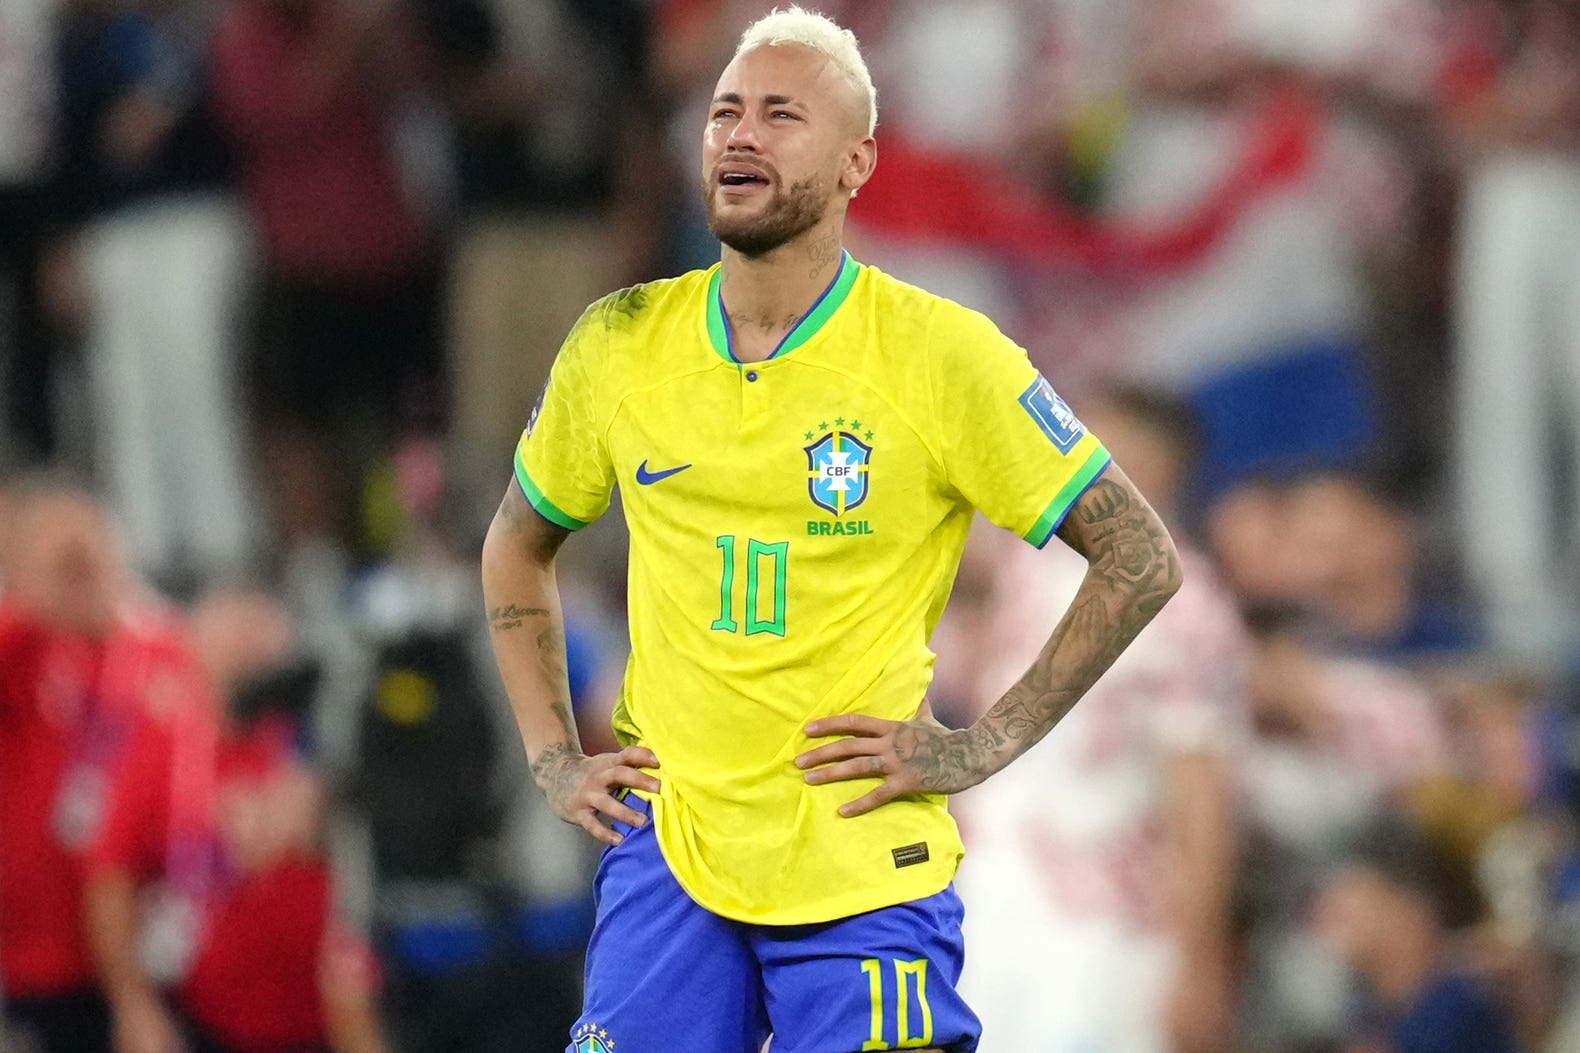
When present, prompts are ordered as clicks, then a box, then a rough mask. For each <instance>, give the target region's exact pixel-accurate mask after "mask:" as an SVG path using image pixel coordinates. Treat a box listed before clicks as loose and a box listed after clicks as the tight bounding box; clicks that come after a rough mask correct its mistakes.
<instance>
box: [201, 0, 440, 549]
mask: <svg viewBox="0 0 1580 1053" xmlns="http://www.w3.org/2000/svg"><path fill="white" fill-rule="evenodd" d="M410 14H411V12H410V9H409V8H408V7H407V6H406V5H404V4H398V3H392V2H390V0H238V2H237V3H235V4H233V5H231V6H230V8H229V11H228V14H227V15H226V17H225V19H224V22H223V24H222V25H221V26H220V29H219V32H218V35H217V37H216V40H215V44H214V63H215V71H214V72H215V89H216V102H217V106H218V110H219V113H220V117H221V120H222V122H223V123H224V125H225V128H226V130H227V131H228V132H229V134H230V136H231V138H232V140H233V142H234V144H235V147H236V150H237V157H238V163H239V165H240V171H241V178H242V184H243V187H244V189H245V191H246V196H247V201H248V203H249V205H250V206H251V209H252V213H253V216H254V218H255V220H256V222H257V224H258V226H259V231H260V234H261V237H262V242H263V250H264V263H265V267H266V271H267V275H266V277H267V280H266V288H265V292H264V303H263V306H262V318H261V326H262V334H261V343H260V346H259V349H258V356H257V358H256V361H255V362H254V363H253V366H254V368H253V371H252V372H253V376H252V380H253V384H254V398H255V400H256V408H257V411H258V413H259V416H260V418H261V425H262V439H263V456H264V462H265V474H266V477H267V479H268V481H269V483H270V485H271V486H272V490H273V492H272V495H271V496H272V498H273V502H274V510H275V513H276V515H277V516H278V518H279V526H280V529H281V532H282V534H283V537H282V541H283V542H284V545H285V549H286V551H287V553H291V552H294V551H298V550H303V549H304V547H305V546H308V544H309V543H311V542H320V541H328V542H331V543H338V544H347V543H350V542H353V541H355V540H357V537H358V535H357V520H356V511H357V509H358V505H359V501H360V497H361V495H360V492H359V488H360V487H361V486H362V484H363V482H364V480H365V479H366V477H367V475H368V472H369V470H370V469H371V468H372V467H373V466H374V465H376V464H377V463H379V462H380V461H381V460H382V459H384V458H386V457H388V456H389V454H390V452H391V450H392V449H393V446H394V440H395V438H396V437H397V436H399V435H401V434H403V433H405V432H408V431H412V430H421V429H434V428H437V427H439V426H440V425H441V424H442V414H443V405H442V398H441V396H440V377H441V372H442V371H441V365H440V340H439V331H438V318H439V315H438V310H439V304H438V290H439V276H438V274H439V272H438V266H437V263H436V248H435V242H434V235H433V231H432V230H431V229H430V226H429V223H428V220H427V218H426V217H425V216H424V215H422V214H421V213H420V211H419V210H418V208H417V205H416V201H415V197H414V191H413V189H412V187H410V186H409V185H408V184H407V183H406V182H405V181H404V179H403V176H404V174H405V173H404V170H403V169H402V167H401V164H400V159H399V157H398V155H397V152H396V150H395V147H394V140H395V138H396V133H397V131H398V126H399V125H400V124H401V117H402V115H403V113H405V112H406V110H405V100H406V93H407V91H408V89H409V88H410V85H411V83H412V81H413V79H414V77H415V76H416V64H417V59H416V57H415V54H416V46H415V44H414V43H413V41H414V37H415V33H414V27H413V25H412V19H411V17H410Z"/></svg>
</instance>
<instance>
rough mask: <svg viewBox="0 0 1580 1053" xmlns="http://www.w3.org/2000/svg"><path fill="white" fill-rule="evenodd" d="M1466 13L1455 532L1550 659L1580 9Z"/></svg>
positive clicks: (1568, 369) (1555, 622)
mask: <svg viewBox="0 0 1580 1053" xmlns="http://www.w3.org/2000/svg"><path fill="white" fill-rule="evenodd" d="M1456 7H1458V8H1459V13H1460V15H1461V17H1462V19H1463V23H1462V25H1461V27H1460V34H1459V41H1458V45H1459V46H1458V47H1457V48H1456V50H1455V52H1454V53H1453V55H1452V58H1451V61H1450V62H1449V63H1448V68H1447V70H1446V72H1445V78H1444V79H1445V95H1446V103H1447V104H1446V107H1445V108H1446V110H1447V112H1448V115H1449V116H1450V118H1451V119H1452V120H1453V123H1454V125H1455V127H1456V130H1458V131H1459V132H1460V133H1461V137H1462V139H1463V145H1464V147H1465V148H1466V151H1467V153H1468V155H1469V156H1468V174H1467V179H1466V186H1465V197H1464V203H1463V211H1462V215H1461V217H1460V234H1459V246H1458V277H1457V287H1456V289H1455V323H1456V328H1455V331H1456V338H1457V339H1456V348H1455V354H1456V358H1455V381H1456V390H1455V394H1456V397H1457V406H1456V416H1455V419H1454V425H1455V428H1454V434H1453V442H1454V448H1455V453H1456V463H1457V467H1458V480H1457V482H1458V497H1459V508H1460V515H1459V522H1460V534H1461V537H1462V541H1463V545H1464V552H1465V556H1466V561H1467V563H1468V567H1469V570H1470V573H1471V576H1472V580H1473V582H1474V584H1475V586H1476V587H1477V588H1478V589H1479V590H1480V593H1481V596H1482V598H1483V600H1484V602H1485V604H1486V607H1487V616H1488V620H1489V623H1490V625H1491V628H1492V635H1493V637H1494V639H1495V641H1496V642H1497V644H1498V645H1499V646H1500V648H1502V649H1503V650H1504V651H1506V652H1507V653H1509V654H1512V655H1516V656H1520V657H1522V658H1527V659H1533V660H1536V661H1538V662H1545V663H1549V664H1552V663H1555V662H1562V661H1564V660H1566V659H1569V658H1571V657H1573V656H1574V654H1575V652H1576V649H1577V647H1580V587H1577V586H1576V583H1577V582H1580V533H1577V532H1576V530H1575V529H1574V524H1575V523H1576V522H1577V521H1580V516H1577V514H1576V513H1577V509H1580V504H1577V502H1580V496H1577V495H1580V453H1577V451H1580V427H1577V426H1576V422H1577V421H1580V7H1577V5H1575V4H1574V3H1571V2H1569V0H1509V2H1485V3H1483V2H1476V0H1467V2H1466V3H1463V4H1460V5H1456ZM1490 516H1495V517H1496V520H1497V523H1498V526H1497V527H1496V528H1491V527H1489V525H1488V519H1489V517H1490Z"/></svg>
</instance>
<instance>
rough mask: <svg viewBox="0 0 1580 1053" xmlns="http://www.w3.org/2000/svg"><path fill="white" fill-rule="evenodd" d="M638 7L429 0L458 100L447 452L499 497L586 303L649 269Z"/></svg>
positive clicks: (644, 33) (647, 138)
mask: <svg viewBox="0 0 1580 1053" xmlns="http://www.w3.org/2000/svg"><path fill="white" fill-rule="evenodd" d="M647 7H648V5H647V4H645V3H641V2H639V0H596V2H590V0H577V2H571V0H542V2H539V3H533V4H519V3H505V2H502V0H426V2H425V3H424V5H423V8H424V11H425V16H426V21H427V24H428V34H429V37H430V39H431V40H433V41H434V50H435V52H436V56H437V65H438V66H439V70H440V78H441V83H442V84H443V85H444V87H445V94H446V95H447V96H448V98H449V99H450V101H451V103H452V106H453V108H454V111H455V121H456V134H457V151H458V154H459V158H458V162H459V173H458V174H459V184H460V185H459V189H460V205H461V210H462V214H461V223H460V229H459V231H458V236H457V243H456V246H455V251H454V259H453V264H452V266H453V281H452V285H451V289H450V293H449V295H450V308H449V309H450V320H449V332H450V338H451V348H450V353H451V356H452V358H451V371H452V376H453V378H454V393H455V407H454V409H455V412H454V422H455V423H454V428H453V429H452V432H451V445H452V451H453V453H454V455H455V463H457V464H459V465H462V466H465V470H466V471H467V472H468V473H469V476H468V478H467V479H466V483H467V484H468V486H469V488H470V489H471V490H473V491H477V492H483V493H486V494H487V496H488V498H489V499H490V500H492V499H493V497H494V494H495V489H496V485H495V484H496V483H497V481H498V480H499V478H500V477H501V473H502V472H503V471H504V470H505V467H506V466H507V465H508V464H509V462H510V457H511V453H512V451H513V450H514V449H515V443H516V440H517V439H518V438H519V437H520V434H521V429H522V428H524V427H525V426H526V422H527V417H528V416H529V415H530V414H531V411H532V406H533V403H534V401H535V400H536V399H537V397H538V392H539V391H541V390H542V388H543V385H544V384H545V383H546V382H547V380H548V373H549V365H550V363H551V362H552V361H553V359H554V354H555V352H556V351H557V350H558V349H559V346H560V342H561V341H562V340H563V339H564V336H565V334H566V332H568V331H569V330H570V327H571V325H572V324H573V323H574V322H575V321H576V319H577V318H578V317H579V316H580V315H581V312H582V311H583V310H584V309H585V308H586V306H587V304H589V303H591V302H592V301H593V300H595V299H597V298H598V297H600V296H602V295H603V294H604V293H606V292H607V291H608V290H609V289H611V288H615V287H618V286H619V285H622V284H627V283H629V282H631V281H634V280H637V279H644V280H645V279H646V278H649V277H651V276H652V268H653V266H654V263H655V261H654V258H653V257H654V254H655V249H656V229H657V224H658V222H659V208H658V206H657V202H658V200H659V186H658V182H659V181H658V179H657V178H656V174H657V173H656V172H655V167H654V164H653V160H654V158H653V151H654V147H655V145H656V136H655V135H654V133H653V127H654V124H655V109H656V108H655V104H654V101H653V99H652V97H651V93H650V91H649V86H648V79H647V68H646V65H647V53H648V48H649V39H650V29H649V25H648V21H649V19H648V12H647Z"/></svg>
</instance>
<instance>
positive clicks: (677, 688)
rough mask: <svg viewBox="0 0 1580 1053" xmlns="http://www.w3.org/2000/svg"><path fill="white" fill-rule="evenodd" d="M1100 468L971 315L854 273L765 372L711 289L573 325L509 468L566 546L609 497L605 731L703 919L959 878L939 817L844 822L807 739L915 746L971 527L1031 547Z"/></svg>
mask: <svg viewBox="0 0 1580 1053" xmlns="http://www.w3.org/2000/svg"><path fill="white" fill-rule="evenodd" d="M1108 462H1109V457H1108V453H1107V451H1105V450H1104V449H1103V447H1102V445H1101V444H1100V443H1099V442H1098V441H1097V439H1096V438H1095V437H1093V436H1092V435H1091V434H1089V433H1088V432H1086V430H1085V429H1084V428H1083V427H1082V426H1081V424H1080V422H1079V421H1078V420H1077V419H1076V418H1075V417H1074V415H1072V414H1071V413H1070V411H1069V409H1068V407H1066V406H1065V404H1064V403H1063V402H1062V401H1061V400H1060V399H1059V397H1058V396H1057V395H1055V394H1054V392H1053V389H1052V388H1050V387H1049V386H1048V383H1047V381H1045V380H1044V379H1043V378H1042V377H1041V376H1040V375H1039V374H1038V373H1037V371H1036V370H1035V369H1034V368H1032V366H1031V364H1030V362H1028V361H1027V358H1026V353H1025V352H1024V351H1023V350H1021V349H1020V348H1019V347H1017V346H1015V344H1014V343H1012V342H1011V341H1010V340H1009V339H1007V338H1006V337H1005V336H1003V335H1002V334H1001V333H1000V332H999V331H998V330H997V329H996V328H995V327H994V326H993V324H992V323H991V322H990V321H988V320H987V319H986V318H984V317H983V316H981V315H979V314H977V313H975V312H973V311H969V310H967V309H965V308H964V307H961V306H959V305H958V304H955V303H952V302H950V301H949V300H945V299H943V298H941V297H937V296H933V295H931V294H929V293H926V292H923V291H922V290H920V289H917V288H914V287H912V286H909V285H906V284H904V283H902V282H900V281H897V280H896V279H894V278H892V277H890V276H888V275H886V274H883V273H882V272H880V271H878V270H877V269H875V268H873V267H869V266H862V265H860V264H858V263H856V262H855V261H854V260H852V259H851V258H850V257H849V256H848V255H847V256H845V257H844V259H843V262H842V264H841V267H840V272H839V275H838V276H837V277H836V278H835V280H834V281H833V283H832V284H831V285H830V286H829V288H828V290H827V291H826V292H825V293H824V294H823V296H822V297H821V299H820V300H819V301H818V303H817V304H816V305H814V307H813V308H812V310H811V311H809V312H808V314H807V315H806V317H805V318H804V319H803V320H802V321H801V322H800V324H799V325H798V326H797V327H796V328H795V329H794V330H792V331H791V333H790V334H789V335H788V336H787V337H786V338H785V340H784V342H783V343H782V344H781V345H780V347H779V349H778V350H777V351H776V352H775V353H774V355H773V357H771V358H769V359H768V360H767V361H763V362H756V363H741V362H738V361H736V359H735V357H734V355H733V353H732V351H731V346H730V336H729V322H728V316H727V314H726V313H725V310H724V306H723V304H722V303H721V301H720V297H719V269H718V267H717V266H715V267H713V268H712V269H710V270H708V271H697V272H692V273H690V274H686V275H683V276H681V277H679V278H674V279H669V280H664V281H658V282H653V283H651V284H648V285H640V286H636V287H634V288H631V289H627V290H624V291H622V292H618V293H615V294H613V295H611V296H609V297H606V298H605V299H603V300H600V301H599V302H597V303H595V304H594V305H593V306H592V307H590V308H589V309H588V310H587V312H586V314H584V315H583V316H582V318H581V320H580V321H579V322H578V323H577V324H576V327H575V328H574V329H573V330H572V331H571V333H570V335H569V337H568V338H567V339H566V342H565V346H564V347H563V348H562V349H561V351H560V355H559V358H558V360H557V361H556V362H555V365H554V369H553V372H552V374H551V377H550V380H549V385H548V387H547V389H546V390H545V392H544V396H543V401H542V403H541V404H540V406H539V409H538V410H537V412H535V413H534V416H533V421H532V423H531V424H529V426H528V428H527V431H526V433H525V434H524V435H523V436H522V440H521V444H520V446H519V447H518V449H517V454H516V478H517V480H518V481H519V483H520V485H521V489H522V491H523V492H524V493H525V494H526V496H527V499H528V500H529V501H530V502H531V503H532V505H533V507H534V508H536V509H537V510H538V512H539V513H540V514H541V515H543V516H544V517H545V518H547V519H549V520H551V521H553V522H555V523H558V524H560V525H561V526H564V527H568V528H572V529H574V528H576V527H578V526H581V525H583V524H585V523H587V522H589V521H591V520H592V519H595V518H596V517H597V516H599V515H600V514H602V513H603V512H604V510H605V509H606V508H607V507H608V505H609V498H610V493H611V491H612V489H613V488H614V487H615V486H616V485H618V486H619V487H620V489H621V495H622V499H623V503H624V507H625V515H626V519H627V521H628V524H629V527H630V535H631V559H630V579H629V582H628V589H629V607H630V632H631V658H630V663H629V665H628V666H627V668H626V674H625V683H624V687H623V689H622V692H621V699H620V703H619V706H618V708H617V710H616V712H615V717H614V723H615V730H616V732H617V734H618V735H619V738H620V740H621V741H622V742H623V743H625V744H628V745H629V744H640V745H643V746H647V747H649V748H650V749H652V750H653V751H654V753H656V754H657V755H658V758H659V761H660V763H661V765H662V768H661V770H660V771H659V772H658V775H659V779H660V781H661V783H662V785H663V790H662V793H661V794H660V795H659V797H658V800H657V801H656V802H655V804H654V821H655V823H656V827H657V831H658V838H659V843H660V845H661V846H662V848H663V851H664V856H665V858H666V859H667V860H668V862H669V864H670V867H671V869H672V870H673V871H674V873H675V877H676V878H677V879H678V880H679V882H680V884H681V885H682V886H683V887H684V888H685V889H686V891H687V892H688V893H690V894H691V896H692V897H693V898H694V899H696V900H697V901H698V902H699V903H701V904H702V905H703V906H705V907H708V908H710V909H711V910H713V911H715V912H717V913H719V914H722V915H725V916H726V917H730V918H736V919H739V920H742V921H749V922H757V923H763V924H800V923H807V922H816V921H825V920H829V919H832V918H837V917H844V916H848V915H851V914H856V913H860V912H862V911H867V910H872V909H876V908H878V907H883V906H887V905H890V904H893V903H898V902H902V901H905V900H910V899H917V898H921V897H925V896H930V895H932V894H934V893H936V892H939V891H941V890H942V889H943V888H944V887H945V886H946V885H948V883H949V882H950V880H951V879H952V878H953V877H954V873H955V869H956V867H957V866H958V864H959V861H960V857H961V855H962V854H963V849H962V848H961V844H960V838H959V833H958V831H957V830H956V828H955V825H954V821H953V820H952V819H951V818H950V817H949V814H948V811H947V809H946V807H945V798H944V797H943V796H942V795H927V796H922V795H916V796H910V797H902V798H899V799H896V800H894V801H892V802H890V803H888V804H886V805H884V806H883V807H881V808H879V809H877V810H876V811H874V812H871V813H868V814H866V815H863V816H858V817H856V818H851V819H847V818H843V817H841V816H840V815H839V814H838V812H837V810H836V809H837V808H838V807H839V805H841V804H843V803H845V802H846V801H849V800H853V799H855V798H856V797H858V796H860V795H861V794H863V793H865V792H866V791H867V790H869V789H871V788H872V786H873V785H875V784H876V782H875V781H869V780H860V781H849V782H836V783H830V784H825V785H820V786H809V785H807V784H806V783H805V782H804V781H803V775H802V772H801V771H800V770H798V769H797V768H796V767H795V763H794V759H795V757H796V755H797V754H799V753H801V752H803V751H805V750H806V749H809V748H810V747H812V746H813V745H816V744H817V743H816V742H814V741H812V740H810V739H808V737H807V736H806V734H805V732H804V731H803V726H804V725H805V724H806V722H807V721H809V720H812V719H813V718H815V717H821V716H828V715H832V714H837V713H849V712H860V713H868V714H872V715H874V716H878V717H885V718H889V719H893V720H907V719H909V718H911V717H913V716H915V715H916V713H917V710H918V708H919V707H920V706H921V705H922V702H923V697H924V695H925V694H926V691H927V686H928V683H929V681H930V680H931V677H932V667H933V654H932V652H931V651H929V650H928V647H927V643H928V639H929V637H930V636H931V635H932V631H933V627H934V625H935V624H936V623H937V621H938V617H939V615H940V613H941V612H942V611H943V608H944V603H945V601H946V600H947V599H948V596H949V590H950V587H951V585H952V584H953V580H954V575H955V571H956V569H957V567H958V565H959V561H960V553H961V549H962V547H963V545H964V544H965V538H966V532H967V530H968V528H969V527H970V524H971V519H972V509H973V507H975V508H978V509H981V510H982V512H983V513H985V514H986V515H987V516H988V517H989V518H990V519H992V520H993V521H994V522H996V523H998V524H1000V525H1002V526H1004V527H1007V528H1009V529H1011V530H1014V531H1016V532H1017V533H1019V534H1021V535H1022V536H1024V537H1025V538H1026V539H1027V540H1029V541H1031V542H1032V543H1033V544H1036V545H1039V546H1040V545H1042V544H1044V543H1045V542H1046V541H1047V540H1048V538H1049V537H1050V536H1052V534H1053V532H1054V530H1055V529H1056V528H1057V526H1058V525H1059V523H1060V521H1061V520H1062V519H1063V517H1064V516H1065V514H1066V513H1067V512H1068V511H1069V509H1070V507H1071V506H1072V505H1073V504H1074V503H1075V501H1076V499H1077V498H1078V497H1079V496H1080V495H1081V493H1082V492H1083V491H1084V490H1085V489H1086V487H1087V486H1089V485H1090V484H1091V483H1092V481H1093V480H1095V479H1096V478H1097V477H1098V475H1099V474H1100V473H1101V472H1102V471H1103V469H1104V468H1105V467H1106V466H1107V464H1108Z"/></svg>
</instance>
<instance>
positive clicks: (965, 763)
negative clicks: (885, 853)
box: [795, 713, 984, 818]
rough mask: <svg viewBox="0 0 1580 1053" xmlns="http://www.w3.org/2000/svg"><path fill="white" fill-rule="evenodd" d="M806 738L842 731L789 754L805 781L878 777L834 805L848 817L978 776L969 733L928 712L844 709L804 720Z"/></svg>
mask: <svg viewBox="0 0 1580 1053" xmlns="http://www.w3.org/2000/svg"><path fill="white" fill-rule="evenodd" d="M806 733H807V734H808V735H810V736H811V737H812V738H828V737H830V736H833V735H843V736H848V737H846V738H841V739H839V740H837V741H835V742H830V743H827V744H825V745H822V746H819V747H817V748H816V749H813V750H808V751H807V752H805V753H803V754H801V755H800V756H799V757H797V758H796V759H795V763H796V767H798V768H800V769H802V770H803V771H805V772H806V776H805V778H806V781H807V782H809V783H812V784H813V785H817V784H819V783H825V782H843V781H845V780H847V779H874V778H876V779H882V780H883V781H882V782H880V783H879V784H878V785H877V786H875V787H873V788H872V790H871V792H869V793H867V794H866V795H865V796H863V797H858V798H857V799H856V800H854V801H851V802H850V803H848V804H844V805H841V806H840V809H839V814H840V815H843V816H845V817H846V818H850V817H852V816H857V815H862V814H864V813H866V812H870V811H872V810H873V809H874V808H877V807H878V806H879V805H881V804H886V803H887V802H889V801H892V800H893V799H894V798H896V797H898V796H900V795H901V794H906V793H958V792H959V791H961V790H964V789H966V788H967V787H969V786H975V785H976V784H977V783H979V782H981V781H982V779H983V778H984V774H980V773H978V771H977V765H976V763H975V760H976V758H975V756H974V752H975V751H974V750H973V746H972V739H973V736H971V734H970V733H969V732H965V731H952V730H950V729H949V728H946V727H944V726H943V725H942V724H940V723H938V722H937V721H936V720H933V719H932V718H931V717H917V718H916V719H914V720H884V719H882V718H881V717H872V716H868V715H866V714H864V713H845V714H841V715H839V716H834V717H824V718H822V719H820V720H814V721H812V722H811V723H810V724H808V725H807V726H806Z"/></svg>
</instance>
